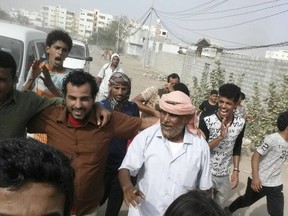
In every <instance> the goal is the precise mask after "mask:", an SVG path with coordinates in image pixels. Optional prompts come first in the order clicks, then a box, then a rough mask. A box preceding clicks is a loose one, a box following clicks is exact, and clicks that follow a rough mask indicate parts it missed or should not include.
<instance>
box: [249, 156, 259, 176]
mask: <svg viewBox="0 0 288 216" xmlns="http://www.w3.org/2000/svg"><path fill="white" fill-rule="evenodd" d="M259 159H260V154H259V153H258V152H257V151H255V152H254V153H253V155H252V160H251V168H252V179H255V178H258V177H259Z"/></svg>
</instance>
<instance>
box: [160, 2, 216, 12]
mask: <svg viewBox="0 0 288 216" xmlns="http://www.w3.org/2000/svg"><path fill="white" fill-rule="evenodd" d="M215 1H217V0H212V1H209V2H206V3H203V4H201V5H197V6H195V7H192V8H189V9H186V10H182V11H173V12H164V11H161V10H160V11H159V10H158V11H159V12H160V13H167V14H177V13H180V14H181V13H184V12H187V11H190V10H194V9H197V8H200V7H202V6H205V5H208V4H210V3H213V2H215Z"/></svg>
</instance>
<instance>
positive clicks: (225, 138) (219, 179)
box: [199, 83, 245, 208]
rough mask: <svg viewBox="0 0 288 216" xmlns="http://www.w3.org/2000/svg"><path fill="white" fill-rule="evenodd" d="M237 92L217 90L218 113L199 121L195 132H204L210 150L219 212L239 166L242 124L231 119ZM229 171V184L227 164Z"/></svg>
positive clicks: (234, 183)
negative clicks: (198, 129)
mask: <svg viewBox="0 0 288 216" xmlns="http://www.w3.org/2000/svg"><path fill="white" fill-rule="evenodd" d="M240 94H241V89H240V88H239V87H238V86H237V85H234V84H232V83H227V84H224V85H222V86H220V88H219V98H218V107H219V108H218V111H217V113H215V114H212V115H210V116H206V117H204V118H203V119H201V120H200V123H199V128H200V129H201V130H202V131H203V132H204V134H205V136H206V140H207V142H208V144H209V147H210V150H211V168H212V180H213V198H214V199H215V201H216V202H217V203H218V204H219V205H220V206H221V207H222V208H223V207H224V205H225V202H226V200H227V198H228V194H229V190H230V188H232V189H233V188H236V187H237V185H238V182H239V162H240V155H241V146H242V139H243V136H244V131H245V120H244V119H243V118H240V117H236V116H234V110H235V109H236V107H237V103H238V100H239V98H240ZM232 158H233V171H232V175H231V186H230V180H229V174H230V166H231V160H232Z"/></svg>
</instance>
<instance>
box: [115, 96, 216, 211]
mask: <svg viewBox="0 0 288 216" xmlns="http://www.w3.org/2000/svg"><path fill="white" fill-rule="evenodd" d="M159 105H160V109H161V115H160V124H157V125H154V126H152V127H150V128H148V129H146V130H144V131H142V132H141V133H139V134H138V135H137V136H136V137H135V138H134V140H133V141H132V143H131V145H130V146H129V148H128V151H127V154H126V156H125V158H124V160H123V163H122V165H121V167H120V168H119V179H120V183H121V186H122V189H123V192H124V200H125V203H126V204H127V205H128V206H129V214H128V215H129V216H139V215H145V216H151V215H153V216H162V215H163V214H164V212H165V211H166V209H167V208H168V206H169V205H170V204H171V203H172V202H173V201H174V200H175V199H176V198H177V197H178V196H180V195H181V194H184V193H186V192H188V191H189V190H193V189H200V190H205V191H206V190H209V189H210V188H211V187H212V181H211V172H210V165H209V163H210V151H209V147H208V145H207V142H206V141H205V139H204V138H203V137H199V136H197V135H196V134H197V129H196V124H195V118H196V115H195V107H194V106H193V105H192V104H191V100H190V98H189V97H188V96H187V95H186V94H184V93H182V92H180V91H173V92H171V93H168V94H164V95H162V97H161V99H160V101H159ZM188 130H189V131H191V132H189V131H188ZM130 175H132V176H136V175H138V176H137V186H136V187H134V186H133V184H132V182H131V180H130ZM140 204H141V205H140Z"/></svg>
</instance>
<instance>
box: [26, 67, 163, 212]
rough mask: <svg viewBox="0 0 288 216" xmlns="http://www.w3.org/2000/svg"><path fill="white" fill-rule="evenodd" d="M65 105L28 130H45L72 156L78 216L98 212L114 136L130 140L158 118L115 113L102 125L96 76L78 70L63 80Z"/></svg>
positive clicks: (36, 120)
mask: <svg viewBox="0 0 288 216" xmlns="http://www.w3.org/2000/svg"><path fill="white" fill-rule="evenodd" d="M63 94H64V97H65V104H66V105H58V106H52V107H49V108H47V109H45V110H44V111H43V112H41V113H40V114H39V115H38V116H36V117H35V118H34V119H33V120H32V121H31V122H30V125H29V127H28V132H38V133H46V134H47V136H48V144H49V145H52V146H54V147H55V148H57V149H59V150H60V151H62V152H64V153H65V154H66V156H68V157H69V158H71V160H72V166H73V168H74V169H75V175H76V176H75V198H74V205H75V207H76V215H77V216H80V215H81V216H84V215H91V216H92V215H96V213H97V208H98V206H99V202H100V200H101V199H102V196H103V191H104V187H103V176H104V171H105V164H106V159H107V156H108V147H109V145H108V144H109V142H110V141H111V139H112V138H114V137H116V138H123V139H128V138H130V137H132V136H133V135H135V134H136V133H137V132H138V131H139V130H140V129H143V128H146V127H148V126H150V125H152V124H153V123H154V122H155V120H157V119H150V120H149V119H143V120H141V119H140V118H135V117H130V116H127V115H124V114H122V113H119V112H113V113H112V118H111V120H110V122H109V123H108V124H107V125H106V126H105V127H104V128H99V127H98V126H97V123H96V119H95V114H94V113H95V109H96V108H95V104H94V101H95V97H96V94H97V86H96V82H95V78H94V77H93V76H92V75H91V74H89V73H85V72H83V70H79V71H77V70H75V71H73V72H71V73H69V74H68V75H67V77H66V78H65V79H64V82H63Z"/></svg>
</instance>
